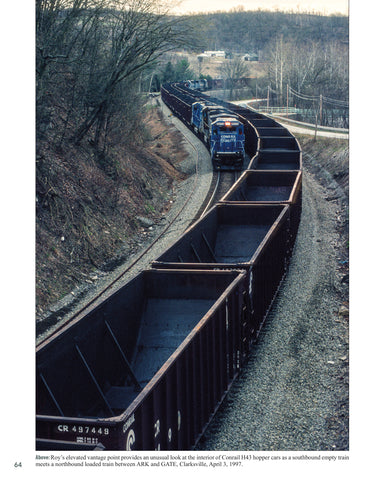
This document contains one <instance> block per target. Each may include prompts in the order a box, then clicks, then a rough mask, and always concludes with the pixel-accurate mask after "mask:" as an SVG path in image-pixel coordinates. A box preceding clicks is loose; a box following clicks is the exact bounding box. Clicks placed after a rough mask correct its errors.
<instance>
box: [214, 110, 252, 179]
mask: <svg viewBox="0 0 371 480" xmlns="http://www.w3.org/2000/svg"><path fill="white" fill-rule="evenodd" d="M244 145H245V134H244V129H243V125H242V123H241V122H240V121H239V120H237V118H235V117H231V116H230V115H229V116H224V115H223V116H222V117H218V118H217V119H216V120H215V121H214V122H213V123H212V128H211V140H210V150H211V158H212V162H213V166H214V168H215V169H216V170H222V169H224V170H230V169H233V170H234V169H242V166H243V161H244V158H245V148H244Z"/></svg>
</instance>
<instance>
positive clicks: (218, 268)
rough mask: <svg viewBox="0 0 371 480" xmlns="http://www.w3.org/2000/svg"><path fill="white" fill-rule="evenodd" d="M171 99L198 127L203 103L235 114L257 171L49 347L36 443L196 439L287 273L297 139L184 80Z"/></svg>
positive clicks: (43, 357) (170, 90)
mask: <svg viewBox="0 0 371 480" xmlns="http://www.w3.org/2000/svg"><path fill="white" fill-rule="evenodd" d="M162 98H163V100H164V102H165V103H166V104H167V105H168V106H169V107H170V108H171V109H172V111H173V112H174V113H175V114H176V115H178V116H179V117H180V118H182V119H183V121H185V123H186V124H187V125H188V126H189V127H190V128H192V129H193V128H194V125H192V120H191V118H192V105H194V104H196V103H200V104H202V108H201V111H204V110H203V109H204V108H205V106H207V107H211V106H212V105H218V106H221V107H223V108H225V109H226V110H227V111H228V117H223V118H224V120H223V121H224V122H226V121H228V120H226V119H227V118H232V117H231V116H229V115H234V116H235V117H236V118H237V119H238V122H240V123H241V124H242V125H243V131H244V135H245V145H244V148H245V153H246V154H247V155H248V156H249V157H250V158H251V159H250V160H249V164H248V168H247V170H246V171H245V172H244V173H243V174H242V176H241V177H240V178H239V180H238V181H237V182H236V183H235V184H234V186H233V187H232V188H231V189H230V190H229V192H228V193H227V194H226V195H225V196H224V197H223V198H222V199H221V200H220V201H219V203H217V204H216V205H215V206H214V207H213V208H212V209H211V210H209V212H208V213H207V214H206V215H204V216H203V217H202V218H201V219H199V220H198V221H197V222H196V223H195V224H194V225H193V226H191V228H189V229H188V230H187V231H186V232H185V233H184V234H183V235H182V236H181V237H180V238H179V239H178V240H177V241H176V242H175V243H174V244H173V245H172V246H170V247H169V248H168V250H166V251H165V252H163V254H162V255H161V256H160V257H159V258H157V259H156V260H155V261H154V262H153V264H152V268H150V269H148V270H145V271H143V272H141V273H140V274H139V275H138V276H137V277H135V278H134V279H132V280H131V281H130V282H129V283H127V284H126V285H124V286H123V287H120V288H117V290H116V291H115V292H114V293H112V294H111V295H110V296H109V297H108V298H106V299H104V300H102V301H101V302H100V303H99V304H98V305H96V306H91V307H89V308H88V309H87V311H85V312H84V313H82V314H80V316H78V317H76V318H75V319H74V320H73V321H72V322H70V323H69V324H68V325H66V326H65V327H64V328H62V329H61V330H60V331H58V332H56V333H55V334H53V335H51V336H50V337H49V338H47V339H46V340H44V341H43V342H41V344H40V345H38V347H37V350H36V393H37V399H36V410H37V412H36V413H37V417H36V436H37V438H36V448H37V449H38V450H104V449H107V450H190V449H192V448H194V447H195V445H196V444H197V442H198V441H199V439H200V438H201V436H202V434H203V432H204V431H205V429H206V427H207V425H208V424H209V422H210V420H211V419H212V417H213V415H214V413H215V412H216V410H217V408H218V406H219V405H220V404H221V402H222V401H223V399H224V397H225V395H226V394H227V392H228V390H229V388H230V386H231V384H232V382H233V380H234V379H235V378H236V376H237V375H238V373H239V371H240V369H241V366H242V365H243V363H244V362H245V360H246V359H247V358H248V353H249V349H250V347H251V344H252V342H253V341H255V339H256V338H257V335H258V333H259V331H260V329H261V327H262V325H263V323H264V320H265V318H266V316H267V314H268V312H269V309H270V306H271V305H272V302H273V300H274V298H275V295H276V293H277V291H278V288H279V286H280V284H281V282H282V279H283V278H284V276H285V274H286V271H287V268H288V264H289V260H290V257H291V254H292V250H293V246H294V242H295V237H296V233H297V229H298V226H299V221H300V213H301V195H302V193H301V192H302V190H301V179H302V172H301V151H300V147H299V145H298V143H297V141H296V139H295V138H294V137H293V136H292V135H291V134H290V133H289V132H288V131H287V130H286V129H285V128H282V127H281V126H280V125H278V124H277V123H276V122H275V121H274V120H272V119H269V118H266V117H264V116H262V115H259V114H256V113H254V112H253V111H250V110H248V109H243V108H241V107H237V106H234V105H232V104H228V103H225V102H220V100H217V99H213V98H210V97H207V96H206V95H204V94H203V93H201V92H193V93H192V92H191V91H189V89H187V88H186V87H184V86H183V85H166V86H164V87H163V90H162ZM207 102H208V103H207ZM218 108H219V107H218ZM211 111H212V110H211V109H210V112H211ZM210 118H211V115H210ZM214 122H215V121H212V122H211V125H213V124H214Z"/></svg>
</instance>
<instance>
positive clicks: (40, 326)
mask: <svg viewBox="0 0 371 480" xmlns="http://www.w3.org/2000/svg"><path fill="white" fill-rule="evenodd" d="M157 104H158V105H159V102H157ZM184 138H185V140H186V141H187V142H188V143H189V145H190V146H191V148H192V149H193V150H194V152H195V158H196V161H195V170H194V179H193V183H192V187H191V189H190V192H189V195H188V196H187V198H186V200H185V202H184V203H183V204H182V205H181V206H180V207H179V209H178V211H177V213H176V214H175V216H174V217H173V218H172V219H171V220H170V221H169V223H168V224H167V226H166V227H165V228H164V229H163V230H162V231H161V232H160V233H159V235H157V236H156V237H155V238H154V239H153V240H152V242H151V243H150V244H149V245H148V246H147V247H146V248H145V249H144V250H143V251H142V252H141V253H140V254H139V256H137V257H136V258H135V259H134V260H133V261H132V262H130V264H129V265H127V266H126V267H125V268H124V270H123V271H121V272H120V273H119V274H118V275H117V276H116V277H115V278H114V279H113V280H111V281H109V282H108V284H106V285H105V286H104V287H102V288H101V289H100V290H99V291H98V292H97V293H96V294H95V295H93V297H92V298H90V299H89V300H88V301H85V302H83V305H82V306H81V307H77V309H74V311H73V313H72V314H70V315H68V314H66V315H63V317H64V318H63V320H62V321H60V320H59V321H58V324H57V320H56V319H55V320H54V317H56V318H57V315H52V320H51V321H46V322H39V323H37V325H36V336H37V342H36V345H38V344H40V343H42V342H44V341H45V340H46V339H47V338H49V337H50V336H54V335H55V334H57V333H58V332H59V331H60V330H62V329H63V328H65V327H66V326H67V325H69V324H70V323H72V322H74V321H75V320H76V319H78V318H80V317H82V316H83V315H84V314H85V312H86V311H88V310H89V309H91V307H92V306H93V305H94V304H96V303H97V302H99V301H100V300H101V299H102V298H104V297H106V296H108V295H109V294H110V292H111V291H112V290H113V289H114V288H115V287H116V285H117V284H118V283H119V282H120V281H122V279H123V278H124V277H125V275H127V274H128V273H129V272H130V271H131V270H132V269H133V268H134V267H135V266H136V265H137V264H138V263H139V262H140V261H141V260H142V258H143V257H144V256H145V255H147V254H148V253H149V252H150V251H151V249H153V247H154V246H155V245H156V244H157V243H158V242H159V241H160V240H161V239H163V237H164V236H165V235H166V234H167V232H168V231H169V230H170V229H171V228H172V227H173V226H174V224H175V223H176V221H177V220H178V218H179V217H180V216H181V215H182V213H183V212H184V210H185V209H186V207H187V206H188V204H189V202H190V201H191V198H192V196H193V195H194V192H195V189H196V187H197V184H198V182H199V176H200V168H199V165H200V152H199V150H198V149H197V148H196V147H195V145H194V144H193V143H192V142H190V141H189V140H188V139H187V137H186V136H185V137H184ZM219 176H220V175H216V174H215V175H214V177H215V182H214V185H213V184H212V186H211V188H210V189H209V193H208V199H210V198H211V199H212V200H213V204H214V203H215V201H216V200H215V199H216V198H219V194H218V193H217V192H218V185H219V183H220V182H219ZM224 183H225V184H226V182H224ZM232 183H233V182H232ZM232 183H230V184H229V183H228V184H226V185H229V187H230V186H231V185H232ZM215 187H216V188H215ZM229 187H228V188H229ZM220 191H221V190H220ZM211 206H212V204H211V203H210V204H209V205H208V206H207V209H209V208H211ZM205 212H206V210H205ZM205 212H204V213H205ZM201 214H202V212H198V213H197V214H196V216H195V217H194V218H193V219H191V220H190V224H192V223H193V222H194V221H196V220H197V219H198V218H199V217H200V216H201ZM60 316H61V315H58V318H59V317H60ZM46 331H48V333H47V335H46V336H43V334H44V333H45V332H46Z"/></svg>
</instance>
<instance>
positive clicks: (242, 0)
mask: <svg viewBox="0 0 371 480" xmlns="http://www.w3.org/2000/svg"><path fill="white" fill-rule="evenodd" d="M179 3H180V5H179V7H177V8H175V9H174V10H175V11H176V12H178V13H189V12H215V11H217V10H225V11H228V10H230V9H232V8H234V7H237V6H239V5H240V6H242V7H244V9H245V10H257V9H258V8H261V9H262V10H281V11H285V10H294V11H298V10H299V11H306V12H308V11H309V12H312V11H315V12H320V13H324V14H331V13H342V14H345V15H347V14H348V0H322V1H321V0H282V1H280V0H260V1H256V0H183V1H180V2H179Z"/></svg>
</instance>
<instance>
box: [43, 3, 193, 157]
mask: <svg viewBox="0 0 371 480" xmlns="http://www.w3.org/2000/svg"><path fill="white" fill-rule="evenodd" d="M191 44H192V34H191V30H190V26H189V24H187V23H186V22H185V21H184V19H183V18H181V17H171V16H169V15H168V6H167V5H166V2H165V3H164V2H161V1H159V0H36V92H37V94H36V126H37V139H38V140H39V141H42V139H45V138H47V139H48V141H49V142H53V143H54V144H55V145H58V144H59V145H61V144H62V142H63V141H64V140H65V139H66V138H68V139H69V140H70V141H73V142H74V143H76V144H79V143H80V142H81V141H82V140H83V139H86V138H87V137H88V139H89V141H90V142H91V144H92V145H94V146H95V147H96V149H97V150H99V151H101V152H104V151H105V148H106V145H107V136H108V135H109V132H110V130H111V129H114V128H115V127H117V124H118V122H119V123H120V125H121V127H122V125H125V128H122V130H123V131H125V132H126V134H127V135H128V137H129V136H130V135H132V134H134V133H135V129H136V127H137V124H136V115H135V110H136V103H138V105H140V97H138V95H137V93H138V88H137V85H138V81H139V79H140V76H141V75H143V74H145V72H146V71H148V69H150V68H151V66H152V65H153V64H154V63H155V62H156V60H157V59H158V58H159V57H160V56H161V55H162V54H163V53H164V52H167V51H169V50H171V49H174V48H184V47H187V46H190V45H191Z"/></svg>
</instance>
